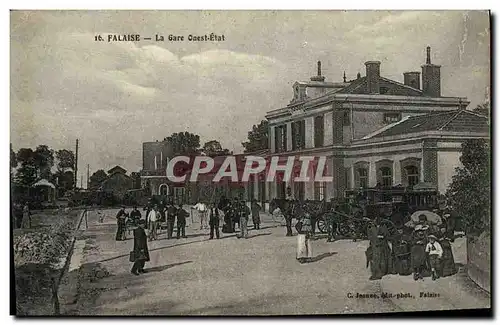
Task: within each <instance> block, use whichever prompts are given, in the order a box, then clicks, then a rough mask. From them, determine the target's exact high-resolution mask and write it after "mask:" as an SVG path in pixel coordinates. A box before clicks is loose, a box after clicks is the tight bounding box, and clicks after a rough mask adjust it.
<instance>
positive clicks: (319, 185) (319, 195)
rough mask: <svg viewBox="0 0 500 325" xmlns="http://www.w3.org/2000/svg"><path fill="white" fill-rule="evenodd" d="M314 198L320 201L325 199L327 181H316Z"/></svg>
mask: <svg viewBox="0 0 500 325" xmlns="http://www.w3.org/2000/svg"><path fill="white" fill-rule="evenodd" d="M314 199H315V200H320V201H323V200H324V199H325V182H315V183H314Z"/></svg>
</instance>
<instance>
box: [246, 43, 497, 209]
mask: <svg viewBox="0 0 500 325" xmlns="http://www.w3.org/2000/svg"><path fill="white" fill-rule="evenodd" d="M380 65H381V64H380V62H378V61H368V62H366V63H365V67H366V75H365V76H363V77H362V76H361V75H360V74H359V73H358V75H357V78H356V79H353V80H349V81H348V80H346V78H345V77H344V82H342V83H327V82H325V77H324V76H322V75H321V65H320V63H319V62H318V74H317V76H314V77H312V78H311V81H308V82H295V83H294V84H293V94H294V96H293V99H292V101H291V102H290V103H289V104H288V105H287V106H285V107H282V108H279V109H276V110H272V111H270V112H268V113H267V115H266V118H267V119H268V120H269V141H270V143H269V148H270V150H269V151H267V152H262V153H261V155H262V156H264V157H266V158H267V159H270V158H271V157H273V156H280V160H281V159H283V161H284V162H285V161H286V159H287V157H288V156H298V155H309V156H316V157H321V156H323V157H326V161H327V164H326V175H328V176H332V177H333V182H328V183H323V182H314V181H313V180H312V181H310V182H306V183H299V182H294V181H293V179H292V180H290V181H287V182H282V181H280V180H279V178H278V180H277V181H275V182H271V183H267V182H264V181H263V180H260V181H259V180H257V179H256V180H255V181H254V184H250V185H249V186H247V192H248V197H249V198H250V197H254V198H258V199H259V200H262V199H263V198H267V200H271V199H273V198H284V197H285V192H286V187H288V186H289V187H291V188H292V190H293V192H294V194H295V197H296V198H298V199H324V198H326V199H328V200H329V199H331V198H340V197H343V196H344V193H345V190H348V189H355V188H360V187H364V188H366V187H375V186H377V185H378V186H383V187H390V186H395V185H402V186H413V185H415V184H418V183H427V184H431V185H432V186H434V187H435V188H436V189H437V190H439V192H441V193H444V192H445V191H446V189H447V187H448V185H449V183H450V182H451V180H452V176H453V174H454V169H455V167H457V166H460V161H459V157H460V154H461V153H460V151H461V143H462V142H463V141H464V140H467V139H473V138H483V139H488V138H489V121H488V119H487V118H486V117H484V116H482V115H479V114H475V113H473V112H470V111H468V110H466V107H467V106H468V105H469V102H468V101H467V99H466V98H462V97H443V96H441V76H440V66H439V65H435V64H432V63H431V50H430V47H428V48H427V57H426V62H425V64H424V65H422V67H421V68H422V72H421V73H420V72H417V71H411V72H405V73H403V79H404V82H403V83H400V82H398V81H395V80H391V79H388V78H385V77H383V76H382V75H381V73H380V71H381V70H380ZM309 176H312V173H310V174H309Z"/></svg>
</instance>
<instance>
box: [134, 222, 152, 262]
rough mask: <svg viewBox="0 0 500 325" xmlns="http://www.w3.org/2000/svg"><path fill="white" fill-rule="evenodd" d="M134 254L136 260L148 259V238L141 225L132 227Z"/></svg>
mask: <svg viewBox="0 0 500 325" xmlns="http://www.w3.org/2000/svg"><path fill="white" fill-rule="evenodd" d="M134 255H135V257H136V260H137V259H138V260H144V261H146V262H147V261H149V250H148V238H147V236H146V232H145V231H144V229H143V228H141V227H137V228H136V229H134Z"/></svg>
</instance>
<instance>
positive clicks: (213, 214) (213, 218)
mask: <svg viewBox="0 0 500 325" xmlns="http://www.w3.org/2000/svg"><path fill="white" fill-rule="evenodd" d="M208 223H209V224H210V239H214V231H215V236H216V237H217V239H219V238H220V233H219V209H217V207H216V205H215V204H213V205H212V207H211V208H210V220H209V221H208Z"/></svg>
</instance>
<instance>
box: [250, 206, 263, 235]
mask: <svg viewBox="0 0 500 325" xmlns="http://www.w3.org/2000/svg"><path fill="white" fill-rule="evenodd" d="M261 209H262V208H261V206H260V205H259V204H258V203H257V200H255V199H252V221H253V229H255V230H257V229H260V214H259V213H260V210H261Z"/></svg>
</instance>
